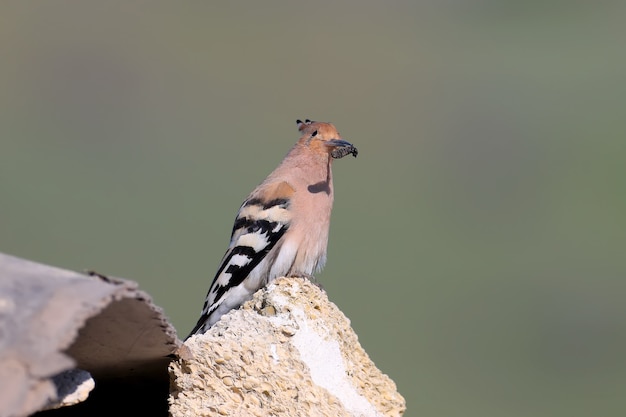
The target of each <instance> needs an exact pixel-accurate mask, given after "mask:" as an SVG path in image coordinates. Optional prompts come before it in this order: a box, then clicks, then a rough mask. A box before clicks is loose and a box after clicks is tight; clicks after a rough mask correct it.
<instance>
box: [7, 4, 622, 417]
mask: <svg viewBox="0 0 626 417" xmlns="http://www.w3.org/2000/svg"><path fill="white" fill-rule="evenodd" d="M624 16H626V3H624V2H617V1H616V2H595V3H592V2H582V1H573V2H565V1H548V2H533V1H531V2H520V1H493V0H491V1H490V0H475V1H444V2H435V1H422V2H417V1H415V2H409V1H404V2H402V1H398V2H374V1H365V2H364V1H358V2H357V1H346V2H333V1H319V2H315V3H312V2H307V3H304V2H220V3H219V4H215V3H213V2H204V3H200V2H185V3H183V2H171V3H155V2H117V1H107V2H104V1H101V2H91V1H87V2H64V1H53V2H4V3H3V4H2V5H1V6H0V52H1V62H0V251H2V252H6V253H9V254H13V255H16V256H20V257H25V258H29V259H33V260H36V261H39V262H43V263H47V264H52V265H56V266H60V267H63V268H68V269H75V270H82V269H85V268H91V269H95V270H97V271H99V272H102V273H105V274H111V275H116V276H121V277H125V278H129V279H133V280H137V281H139V283H140V284H141V287H142V288H143V289H144V290H146V291H148V292H149V293H150V294H152V295H153V297H154V299H155V301H156V303H157V304H158V305H160V306H162V307H163V308H164V309H165V312H166V314H167V315H168V316H169V317H170V318H171V319H172V320H173V322H174V323H175V325H176V327H177V328H178V331H179V334H180V335H181V336H184V335H186V334H187V332H188V331H189V330H190V329H191V328H192V326H193V324H194V323H195V321H196V319H197V318H198V314H199V311H200V309H201V307H202V302H203V298H204V295H205V293H206V291H207V289H208V286H209V284H210V281H211V279H212V278H213V274H214V272H215V270H216V268H217V265H218V262H219V260H220V258H221V256H222V255H223V253H224V250H225V249H226V246H227V243H228V238H229V235H230V231H231V227H232V222H233V220H234V216H235V213H236V211H237V209H238V207H239V205H240V203H241V201H242V200H243V198H244V197H245V196H246V195H247V194H248V192H249V191H250V190H252V188H253V187H254V186H256V185H257V183H258V182H260V181H261V180H262V179H263V178H264V177H265V175H267V174H268V173H269V172H270V171H271V170H272V169H273V168H274V167H275V166H276V165H277V164H278V162H279V161H280V160H281V158H282V157H283V156H284V154H285V153H286V152H287V150H288V149H289V148H290V147H291V145H292V144H293V143H294V142H295V140H296V139H297V137H298V135H297V131H296V125H295V120H296V119H297V118H311V119H314V120H320V121H330V122H333V123H335V125H336V126H337V127H338V129H339V130H340V132H341V133H342V135H343V136H344V138H346V139H348V140H350V141H352V142H353V143H354V144H355V145H356V146H358V148H359V151H360V153H359V158H358V159H356V160H355V159H352V158H346V159H343V160H341V161H337V163H336V164H335V189H336V198H335V209H334V213H333V221H332V226H331V236H330V243H329V261H328V264H327V267H326V269H325V270H324V271H323V273H321V274H319V276H318V278H319V279H320V281H321V282H322V283H323V285H324V287H325V288H326V290H327V291H328V294H329V297H330V299H331V300H332V301H333V302H335V303H336V304H337V305H338V306H339V307H340V308H341V309H342V310H343V311H344V312H345V314H346V315H347V316H348V317H349V318H350V319H351V320H352V325H353V327H354V328H355V330H356V331H357V333H358V335H359V338H360V342H361V344H362V345H363V347H364V348H365V350H366V351H367V352H368V353H369V354H370V356H371V357H372V359H373V360H374V362H375V363H376V365H377V366H378V367H379V368H381V369H382V370H383V372H385V373H387V374H388V375H390V376H391V378H392V379H394V380H395V382H396V383H397V385H398V389H399V391H400V393H402V394H403V395H404V396H405V398H406V399H407V404H408V411H407V413H406V415H407V416H426V415H435V416H503V415H504V416H514V417H516V416H560V415H562V416H589V415H603V416H622V415H624V413H625V412H626V306H625V299H626V297H625V296H626V256H625V253H624V252H625V249H626V168H625V159H626V158H625V157H626V127H625V119H626V116H625V113H626V99H625V97H626V49H625V48H626V47H625V45H626V26H625V25H624Z"/></svg>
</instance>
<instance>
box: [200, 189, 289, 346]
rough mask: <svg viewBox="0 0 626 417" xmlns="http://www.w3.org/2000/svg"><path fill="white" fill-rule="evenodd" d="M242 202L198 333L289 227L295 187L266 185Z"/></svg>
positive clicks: (206, 303) (204, 309)
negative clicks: (291, 199) (290, 208)
mask: <svg viewBox="0 0 626 417" xmlns="http://www.w3.org/2000/svg"><path fill="white" fill-rule="evenodd" d="M261 191H264V192H258V191H257V192H256V193H253V194H252V195H251V197H249V198H248V199H246V201H244V203H243V204H242V205H241V207H240V209H239V212H238V214H237V217H236V219H235V224H234V226H233V230H232V234H231V240H230V245H229V247H228V250H227V251H226V254H225V255H224V257H223V258H222V262H221V263H220V267H219V268H218V270H217V273H216V274H215V278H214V279H213V283H212V284H211V288H210V289H209V292H208V294H207V299H206V301H205V303H204V307H203V309H202V315H201V317H200V319H199V320H198V323H197V324H196V327H195V328H194V329H193V330H192V332H191V334H194V333H195V332H196V331H197V330H198V329H200V328H201V327H202V326H203V325H204V323H205V322H206V321H207V320H208V319H209V317H210V316H211V314H212V313H213V312H215V311H216V310H217V309H218V307H219V306H220V304H221V303H222V302H223V301H224V300H225V299H226V298H228V294H229V291H231V290H234V289H236V288H237V287H238V286H239V285H240V284H241V283H242V282H243V281H244V280H245V279H246V277H248V276H249V275H250V273H251V272H252V271H253V270H254V268H255V267H257V266H258V265H259V263H261V261H262V260H263V259H264V258H265V257H266V256H267V254H268V253H269V252H270V251H271V250H272V248H274V247H275V246H276V244H277V242H278V241H279V240H280V238H281V237H282V236H283V235H284V234H285V232H286V231H287V230H288V229H289V225H290V222H291V213H290V211H289V204H290V196H291V195H292V194H293V188H292V187H291V186H290V185H289V184H287V183H286V182H281V183H278V184H273V185H271V186H265V187H264V188H262V189H261Z"/></svg>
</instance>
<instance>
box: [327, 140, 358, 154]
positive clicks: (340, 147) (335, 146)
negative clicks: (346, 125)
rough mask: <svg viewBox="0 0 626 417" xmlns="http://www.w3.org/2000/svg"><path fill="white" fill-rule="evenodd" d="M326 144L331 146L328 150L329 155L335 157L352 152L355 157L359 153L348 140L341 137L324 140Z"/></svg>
mask: <svg viewBox="0 0 626 417" xmlns="http://www.w3.org/2000/svg"><path fill="white" fill-rule="evenodd" d="M326 146H328V147H330V148H332V149H331V151H330V156H332V157H333V158H335V159H340V158H343V157H344V156H346V155H348V154H352V155H354V157H355V158H356V156H357V155H358V153H359V151H358V149H357V148H355V147H354V146H353V145H352V144H351V143H350V142H348V141H346V140H343V139H331V140H328V141H326Z"/></svg>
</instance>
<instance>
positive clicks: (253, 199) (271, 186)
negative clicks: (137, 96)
mask: <svg viewBox="0 0 626 417" xmlns="http://www.w3.org/2000/svg"><path fill="white" fill-rule="evenodd" d="M298 130H299V131H300V133H301V137H300V139H299V140H298V142H297V143H296V144H295V145H294V146H293V147H292V148H291V150H290V151H289V153H288V154H287V156H285V158H284V159H283V161H282V162H281V163H280V165H279V166H278V167H277V168H276V169H275V170H274V171H273V172H272V173H271V174H270V175H269V176H268V177H267V178H266V179H265V180H264V181H263V182H262V183H261V184H259V186H258V187H256V188H255V189H254V190H253V191H252V192H251V193H250V195H249V196H248V197H247V198H246V200H245V201H244V202H243V204H242V205H241V207H240V208H239V212H238V214H237V217H236V219H235V224H234V226H233V231H232V235H231V241H230V245H229V248H228V250H227V251H226V254H225V255H224V258H223V259H222V262H221V264H220V267H219V268H218V271H217V274H216V275H215V278H214V279H213V283H212V284H211V288H210V289H209V292H208V294H207V298H206V301H205V303H204V307H203V309H202V316H201V317H200V319H199V320H198V323H197V324H196V326H195V328H194V329H193V330H192V332H191V334H195V333H204V332H205V331H206V330H207V329H208V328H209V327H211V326H212V325H213V324H214V323H215V322H216V321H217V320H219V318H220V317H221V316H222V315H223V314H225V313H226V312H228V311H229V310H231V309H233V308H237V307H239V306H240V305H241V304H242V303H243V302H244V301H246V300H248V299H250V298H251V297H252V294H254V292H256V291H257V290H258V289H260V288H262V287H263V286H264V285H265V284H267V283H268V282H270V281H272V280H273V279H275V278H277V277H280V276H305V277H310V276H311V275H312V274H313V273H314V272H316V271H319V270H320V269H321V268H322V267H323V266H324V264H325V263H326V247H327V244H328V230H329V225H330V213H331V210H332V205H333V181H332V170H331V165H332V160H333V159H337V158H341V157H343V156H345V155H347V154H353V155H354V156H355V157H356V155H357V149H356V148H355V147H354V146H352V144H350V143H349V142H346V141H344V140H343V139H341V136H340V135H339V132H337V129H335V126H333V125H332V124H330V123H322V122H313V121H310V120H308V119H307V120H306V121H305V122H302V121H300V120H298Z"/></svg>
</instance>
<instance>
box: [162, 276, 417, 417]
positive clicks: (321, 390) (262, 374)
mask: <svg viewBox="0 0 626 417" xmlns="http://www.w3.org/2000/svg"><path fill="white" fill-rule="evenodd" d="M170 378H171V386H170V399H169V402H170V414H171V416H172V417H183V416H185V417H186V416H214V415H237V416H333V417H337V416H400V415H402V414H403V413H404V411H405V409H406V405H405V401H404V398H402V396H401V395H400V394H399V393H398V392H397V391H396V386H395V384H394V382H393V381H392V380H391V379H390V378H389V377H387V376H386V375H384V374H383V373H381V372H380V371H379V370H378V369H377V368H376V366H375V365H374V363H373V362H372V361H371V360H370V358H369V357H368V356H367V354H366V353H365V351H364V350H363V349H362V348H361V346H360V344H359V342H358V340H357V336H356V334H355V333H354V332H353V330H352V329H351V328H350V322H349V320H348V319H347V318H346V317H345V316H344V315H343V314H342V313H341V311H339V309H338V308H337V307H336V306H335V305H334V304H333V303H331V302H329V301H328V298H327V297H326V294H325V293H324V292H322V291H321V290H320V289H319V288H318V287H316V286H315V285H313V284H311V283H310V282H309V281H308V280H303V279H299V278H280V279H278V280H276V281H275V282H273V283H271V284H270V285H268V286H267V287H266V288H264V289H262V290H260V291H258V292H257V293H256V294H255V295H254V298H253V299H252V300H251V301H249V302H247V303H246V304H244V306H243V307H242V308H241V309H239V310H235V311H232V312H230V313H229V314H227V315H225V316H223V317H222V319H221V320H220V321H219V322H218V323H216V324H215V325H214V326H213V327H212V328H211V329H210V330H209V331H208V332H207V333H206V334H204V335H198V336H193V337H191V338H190V339H189V340H187V341H186V342H185V345H184V346H183V347H182V349H181V350H180V351H179V358H178V359H177V360H176V361H173V362H172V363H171V364H170Z"/></svg>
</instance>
